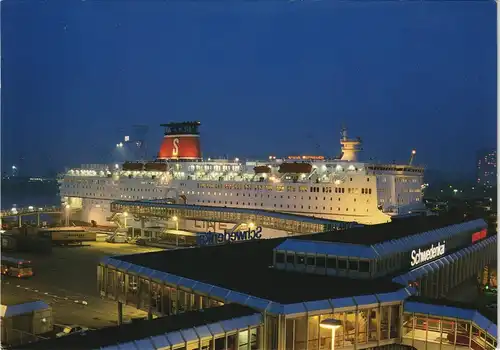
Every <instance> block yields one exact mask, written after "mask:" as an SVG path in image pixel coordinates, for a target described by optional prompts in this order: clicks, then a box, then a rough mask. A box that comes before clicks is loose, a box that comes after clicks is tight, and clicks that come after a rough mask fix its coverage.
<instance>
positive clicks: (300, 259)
mask: <svg viewBox="0 0 500 350" xmlns="http://www.w3.org/2000/svg"><path fill="white" fill-rule="evenodd" d="M305 263H306V257H305V256H304V254H297V264H302V265H304V264H305Z"/></svg>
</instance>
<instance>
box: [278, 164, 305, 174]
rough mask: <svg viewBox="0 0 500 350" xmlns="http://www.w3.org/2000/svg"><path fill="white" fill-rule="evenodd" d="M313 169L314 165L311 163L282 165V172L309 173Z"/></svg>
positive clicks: (280, 170)
mask: <svg viewBox="0 0 500 350" xmlns="http://www.w3.org/2000/svg"><path fill="white" fill-rule="evenodd" d="M311 171H312V165H311V164H309V163H297V162H294V163H283V164H281V165H280V168H279V172H280V173H281V174H286V173H288V174H309V173H310V172H311Z"/></svg>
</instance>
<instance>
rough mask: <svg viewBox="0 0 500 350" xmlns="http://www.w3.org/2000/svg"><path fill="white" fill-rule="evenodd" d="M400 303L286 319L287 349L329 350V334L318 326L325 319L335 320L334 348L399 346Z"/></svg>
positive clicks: (285, 337)
mask: <svg viewBox="0 0 500 350" xmlns="http://www.w3.org/2000/svg"><path fill="white" fill-rule="evenodd" d="M401 308H402V304H401V303H397V304H393V305H390V304H388V305H383V304H382V305H381V306H376V307H367V308H364V309H363V308H359V309H358V310H352V311H349V310H346V311H343V312H336V313H333V314H332V313H330V314H321V315H316V316H308V317H307V316H301V317H295V318H287V319H286V320H285V336H284V347H285V349H286V350H330V349H331V348H332V331H331V330H330V329H325V328H322V327H321V322H322V321H324V320H327V319H335V320H338V321H339V322H340V324H341V326H340V327H339V328H338V329H337V330H336V331H335V348H350V349H355V348H360V347H363V348H371V347H375V346H378V345H384V344H390V343H399V342H400V337H401V332H400V330H401V324H400V320H401V310H402V309H401Z"/></svg>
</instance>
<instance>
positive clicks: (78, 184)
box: [60, 122, 425, 225]
mask: <svg viewBox="0 0 500 350" xmlns="http://www.w3.org/2000/svg"><path fill="white" fill-rule="evenodd" d="M163 126H165V127H166V132H165V137H164V140H163V143H162V146H161V148H160V152H159V154H158V159H157V160H156V161H154V162H125V163H124V164H113V165H98V164H93V165H84V166H82V167H81V168H78V169H70V170H68V171H67V172H66V174H65V176H64V177H63V178H62V180H61V186H60V193H61V197H62V201H63V202H64V203H67V204H69V205H70V207H71V208H73V209H79V215H78V216H79V217H78V219H80V220H82V221H87V222H92V221H94V222H95V223H96V224H97V225H113V223H111V222H109V221H108V219H109V217H110V216H111V212H110V203H111V202H112V201H114V200H130V201H137V200H148V199H149V200H150V199H168V200H170V201H172V202H174V203H182V204H196V205H203V206H218V207H230V208H255V209H266V210H275V211H280V212H288V213H295V214H302V215H310V216H314V217H318V218H328V219H334V220H340V221H356V222H359V223H362V224H378V223H383V222H388V221H390V218H391V217H392V216H394V215H405V214H409V213H412V212H413V213H415V212H417V211H423V210H425V206H424V205H423V203H422V200H421V199H422V191H421V188H422V185H423V169H422V168H420V167H416V166H412V165H395V164H385V165H383V164H375V163H365V162H360V161H358V157H357V154H358V152H359V151H361V148H360V146H361V140H360V139H348V137H347V132H346V130H343V131H342V137H341V140H340V143H341V149H342V153H341V155H340V156H339V157H338V158H336V159H326V158H324V157H321V156H292V157H287V158H286V159H280V158H276V157H269V159H267V160H266V161H255V162H251V161H246V162H240V161H239V160H238V159H235V160H227V159H210V158H209V159H206V160H203V159H202V157H201V150H200V146H199V144H200V142H199V132H198V127H199V123H198V122H190V123H171V124H166V125H163Z"/></svg>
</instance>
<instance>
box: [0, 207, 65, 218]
mask: <svg viewBox="0 0 500 350" xmlns="http://www.w3.org/2000/svg"><path fill="white" fill-rule="evenodd" d="M62 211H63V209H62V208H61V207H60V206H47V207H38V208H35V207H27V208H12V209H10V210H2V211H0V217H2V218H4V217H9V216H19V215H30V214H49V213H50V214H52V213H54V214H55V213H61V212H62Z"/></svg>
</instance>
